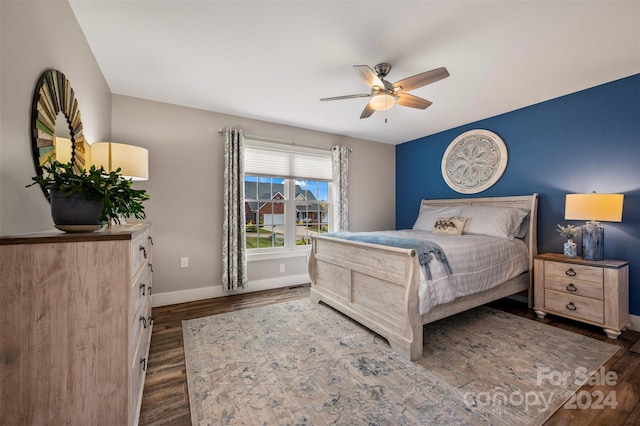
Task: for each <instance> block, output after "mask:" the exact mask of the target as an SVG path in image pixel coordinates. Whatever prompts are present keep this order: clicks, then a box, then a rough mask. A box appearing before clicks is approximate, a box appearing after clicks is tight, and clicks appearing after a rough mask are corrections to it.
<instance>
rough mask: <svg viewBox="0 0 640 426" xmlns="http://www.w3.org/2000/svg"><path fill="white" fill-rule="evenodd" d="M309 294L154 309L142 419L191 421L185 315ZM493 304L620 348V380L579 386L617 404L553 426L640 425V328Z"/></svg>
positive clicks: (570, 415) (564, 417)
mask: <svg viewBox="0 0 640 426" xmlns="http://www.w3.org/2000/svg"><path fill="white" fill-rule="evenodd" d="M308 295H309V286H298V287H287V288H282V289H275V290H267V291H262V292H255V293H247V294H242V295H235V296H228V297H223V298H217V299H208V300H201V301H196V302H189V303H182V304H179V305H171V306H163V307H158V308H154V309H153V316H154V317H155V321H154V326H153V335H152V338H151V349H150V353H149V364H148V369H147V377H146V380H145V385H144V395H143V398H142V412H141V414H140V424H141V425H189V424H191V417H190V413H189V396H188V390H187V378H186V371H185V364H184V352H183V341H182V321H183V320H186V319H192V318H198V317H203V316H208V315H215V314H220V313H224V312H230V311H234V310H237V309H244V308H250V307H254V306H262V305H268V304H272V303H279V302H284V301H288V300H295V299H299V298H303V297H307V296H308ZM491 306H493V307H494V308H497V309H501V310H504V311H506V312H510V313H512V314H515V315H519V316H522V317H526V318H529V319H533V320H535V321H539V322H543V323H546V324H549V325H552V326H554V327H558V328H562V329H565V330H570V331H573V332H575V333H579V334H582V335H585V336H589V337H592V338H594V339H598V340H604V341H607V342H609V343H613V344H615V345H618V346H619V347H620V350H618V352H617V353H616V354H615V355H614V356H613V357H612V358H611V359H610V360H609V361H608V362H607V364H606V365H605V371H614V372H615V373H616V374H617V376H618V380H617V384H616V385H615V386H606V385H588V384H586V385H584V386H583V387H582V388H581V389H580V391H579V393H580V392H581V391H584V392H583V393H585V392H586V393H588V395H589V396H591V395H593V396H594V398H593V399H594V400H595V399H596V398H597V396H598V391H600V392H603V393H604V394H605V395H606V394H608V393H610V392H615V394H614V395H615V401H616V402H617V406H616V408H615V409H612V408H605V409H571V410H569V409H562V408H561V409H560V410H558V411H557V412H556V413H555V414H554V415H553V416H552V417H551V418H550V419H549V420H548V421H547V423H546V424H547V425H581V426H587V425H607V426H610V425H611V426H612V425H640V354H638V353H635V352H632V351H631V350H630V349H631V347H632V346H633V345H634V344H635V343H636V342H638V341H639V340H640V333H639V332H634V331H626V332H624V333H623V334H622V336H620V338H618V340H610V339H607V337H606V335H605V334H604V332H603V331H602V330H601V329H599V328H596V327H591V326H588V325H584V324H581V323H578V322H573V321H569V320H565V319H562V318H558V317H552V316H547V317H546V318H545V319H542V320H540V319H537V318H536V316H535V314H534V313H533V311H532V310H530V309H528V308H527V307H526V305H525V304H523V303H520V302H515V301H513V300H508V299H502V300H500V301H497V302H493V303H491ZM585 397H586V395H585ZM583 401H586V399H583ZM610 402H611V400H610Z"/></svg>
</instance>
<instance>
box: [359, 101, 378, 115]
mask: <svg viewBox="0 0 640 426" xmlns="http://www.w3.org/2000/svg"><path fill="white" fill-rule="evenodd" d="M374 112H376V110H375V109H373V108H371V106H370V105H369V104H368V103H367V105H366V106H365V107H364V109H363V110H362V114H360V118H361V119H362V118H369V117H371V115H372V114H373V113H374Z"/></svg>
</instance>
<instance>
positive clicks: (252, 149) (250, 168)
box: [244, 140, 333, 181]
mask: <svg viewBox="0 0 640 426" xmlns="http://www.w3.org/2000/svg"><path fill="white" fill-rule="evenodd" d="M244 173H245V175H256V176H277V177H282V178H287V179H312V180H319V181H331V180H332V179H333V175H332V171H331V152H330V151H323V150H320V149H313V148H305V147H299V146H288V145H282V144H274V143H268V142H262V141H253V140H245V147H244Z"/></svg>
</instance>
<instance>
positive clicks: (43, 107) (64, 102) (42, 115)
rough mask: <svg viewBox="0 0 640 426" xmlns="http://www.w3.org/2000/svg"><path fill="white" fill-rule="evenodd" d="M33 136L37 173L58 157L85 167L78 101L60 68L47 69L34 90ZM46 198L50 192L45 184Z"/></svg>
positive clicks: (40, 173) (63, 160)
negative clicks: (44, 165) (58, 69)
mask: <svg viewBox="0 0 640 426" xmlns="http://www.w3.org/2000/svg"><path fill="white" fill-rule="evenodd" d="M31 139H32V151H33V161H34V164H35V167H36V173H37V174H38V175H39V176H42V172H43V170H42V167H41V166H42V165H43V164H45V163H46V162H47V161H54V160H58V161H60V162H63V163H69V162H71V163H73V164H76V165H78V166H79V167H84V166H85V148H86V146H87V143H86V141H85V139H84V135H83V133H82V120H81V119H80V109H79V108H78V100H77V99H76V97H75V93H74V91H73V88H72V87H71V84H70V83H69V80H67V77H65V75H64V74H63V73H61V72H60V71H57V70H46V71H45V72H43V73H42V75H41V76H40V79H39V80H38V83H37V84H36V88H35V91H34V93H33V104H32V108H31ZM42 191H43V192H44V195H45V197H47V199H49V191H48V190H47V189H46V188H44V187H42Z"/></svg>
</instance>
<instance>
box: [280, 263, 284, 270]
mask: <svg viewBox="0 0 640 426" xmlns="http://www.w3.org/2000/svg"><path fill="white" fill-rule="evenodd" d="M280 272H284V263H281V264H280Z"/></svg>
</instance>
